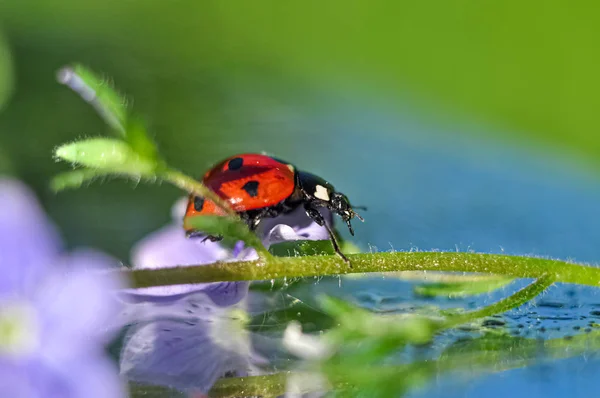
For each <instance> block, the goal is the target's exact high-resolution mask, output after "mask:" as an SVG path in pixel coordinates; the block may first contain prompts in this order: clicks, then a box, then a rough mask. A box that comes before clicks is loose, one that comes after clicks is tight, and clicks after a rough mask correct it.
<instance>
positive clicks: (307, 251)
mask: <svg viewBox="0 0 600 398" xmlns="http://www.w3.org/2000/svg"><path fill="white" fill-rule="evenodd" d="M269 252H270V253H271V254H273V255H274V256H279V257H296V256H316V255H332V254H335V251H334V250H333V245H332V244H331V241H329V240H295V241H286V242H281V243H276V244H274V245H271V246H270V247H269Z"/></svg>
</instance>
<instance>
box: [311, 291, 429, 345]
mask: <svg viewBox="0 0 600 398" xmlns="http://www.w3.org/2000/svg"><path fill="white" fill-rule="evenodd" d="M321 307H322V308H323V310H324V311H325V312H326V313H328V314H330V315H331V316H333V317H334V318H336V320H337V321H338V322H339V325H338V328H336V329H335V331H332V333H333V336H336V340H337V341H338V343H340V344H341V343H345V342H348V341H351V340H360V339H365V338H370V339H376V340H380V342H381V343H382V344H384V345H385V346H388V345H392V346H394V347H396V346H401V345H404V344H424V343H427V342H429V341H431V339H432V338H433V333H434V332H435V331H437V327H438V325H439V322H437V321H434V320H432V319H430V318H427V317H424V316H420V315H415V314H392V315H381V314H374V313H371V312H369V311H367V310H364V309H362V308H359V307H356V306H354V305H352V304H350V303H348V302H345V301H343V300H340V299H337V298H333V297H328V296H326V297H323V298H321Z"/></svg>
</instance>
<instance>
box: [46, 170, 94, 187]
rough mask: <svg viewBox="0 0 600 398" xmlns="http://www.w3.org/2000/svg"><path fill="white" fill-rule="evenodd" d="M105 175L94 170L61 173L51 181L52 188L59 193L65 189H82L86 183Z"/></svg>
mask: <svg viewBox="0 0 600 398" xmlns="http://www.w3.org/2000/svg"><path fill="white" fill-rule="evenodd" d="M102 175H104V173H102V172H98V170H93V169H79V170H73V171H67V172H64V173H60V174H58V175H56V176H54V178H52V180H51V181H50V188H52V190H53V191H55V192H58V191H62V190H65V189H69V188H70V189H75V188H79V187H81V186H82V185H83V184H84V183H85V182H88V181H90V180H93V179H94V178H97V177H99V176H102Z"/></svg>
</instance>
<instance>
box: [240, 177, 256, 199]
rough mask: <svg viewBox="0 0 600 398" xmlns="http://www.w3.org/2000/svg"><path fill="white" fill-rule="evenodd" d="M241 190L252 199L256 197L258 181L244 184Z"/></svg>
mask: <svg viewBox="0 0 600 398" xmlns="http://www.w3.org/2000/svg"><path fill="white" fill-rule="evenodd" d="M242 189H243V190H244V191H246V192H247V193H248V195H250V196H251V197H253V198H254V197H256V196H257V195H258V181H248V182H247V183H245V184H244V186H243V187H242Z"/></svg>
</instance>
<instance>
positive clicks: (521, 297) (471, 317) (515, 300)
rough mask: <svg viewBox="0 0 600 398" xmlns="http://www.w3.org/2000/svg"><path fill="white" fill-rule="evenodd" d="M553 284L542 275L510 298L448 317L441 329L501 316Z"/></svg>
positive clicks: (552, 281) (548, 278)
mask: <svg viewBox="0 0 600 398" xmlns="http://www.w3.org/2000/svg"><path fill="white" fill-rule="evenodd" d="M554 282H555V280H554V278H551V277H550V276H548V275H544V276H542V277H540V278H538V279H536V280H535V281H534V282H533V283H531V284H530V285H528V286H526V287H524V288H523V289H521V290H519V291H518V292H516V293H515V294H513V295H512V296H509V297H506V298H504V299H502V300H500V301H498V302H497V303H494V304H491V305H488V306H487V307H483V308H481V309H478V310H475V311H470V312H467V313H465V314H459V315H454V316H451V317H449V318H448V319H447V320H446V321H444V322H442V325H441V328H442V329H447V328H452V327H454V326H458V325H461V324H464V323H469V322H473V321H475V320H477V319H480V318H484V317H486V316H491V315H495V314H501V313H503V312H506V311H509V310H511V309H513V308H517V307H520V306H521V305H523V304H526V303H528V302H529V301H531V300H532V299H534V298H535V297H537V296H538V295H539V294H541V293H542V292H543V291H544V290H546V289H547V288H549V287H550V286H551V285H552V284H553V283H554Z"/></svg>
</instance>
